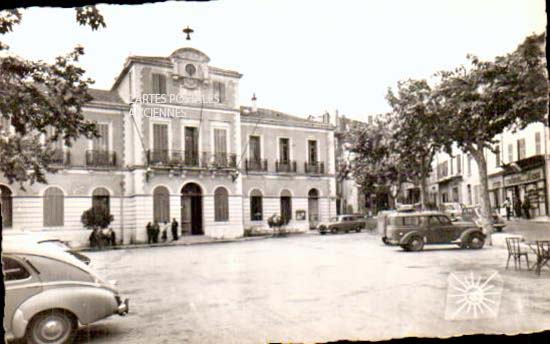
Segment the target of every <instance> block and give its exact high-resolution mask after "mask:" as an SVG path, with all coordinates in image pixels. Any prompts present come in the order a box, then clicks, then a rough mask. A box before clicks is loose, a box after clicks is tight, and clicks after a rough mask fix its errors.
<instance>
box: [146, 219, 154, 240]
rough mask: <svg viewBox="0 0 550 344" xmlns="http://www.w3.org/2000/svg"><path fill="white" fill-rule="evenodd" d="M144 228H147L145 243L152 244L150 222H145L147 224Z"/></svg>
mask: <svg viewBox="0 0 550 344" xmlns="http://www.w3.org/2000/svg"><path fill="white" fill-rule="evenodd" d="M145 228H146V229H147V243H148V244H152V243H153V226H152V225H151V222H149V223H147V226H146V227H145Z"/></svg>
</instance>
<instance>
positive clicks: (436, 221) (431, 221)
mask: <svg viewBox="0 0 550 344" xmlns="http://www.w3.org/2000/svg"><path fill="white" fill-rule="evenodd" d="M429 224H430V225H432V226H438V225H440V224H441V222H440V221H439V219H438V218H437V216H430V219H429Z"/></svg>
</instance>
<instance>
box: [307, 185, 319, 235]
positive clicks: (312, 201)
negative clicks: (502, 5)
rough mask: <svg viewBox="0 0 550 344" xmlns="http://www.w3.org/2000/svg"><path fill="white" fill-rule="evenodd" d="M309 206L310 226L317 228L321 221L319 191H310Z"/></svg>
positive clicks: (308, 195)
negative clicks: (318, 222)
mask: <svg viewBox="0 0 550 344" xmlns="http://www.w3.org/2000/svg"><path fill="white" fill-rule="evenodd" d="M307 205H308V214H309V222H310V225H311V226H316V224H317V221H319V191H318V190H317V189H311V190H309V192H308V194H307Z"/></svg>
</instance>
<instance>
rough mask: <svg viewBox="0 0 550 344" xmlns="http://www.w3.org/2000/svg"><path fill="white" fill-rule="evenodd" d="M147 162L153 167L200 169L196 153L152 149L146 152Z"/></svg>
mask: <svg viewBox="0 0 550 344" xmlns="http://www.w3.org/2000/svg"><path fill="white" fill-rule="evenodd" d="M147 160H148V162H149V164H151V165H153V166H179V167H200V165H199V152H198V151H177V150H168V149H152V150H149V151H147Z"/></svg>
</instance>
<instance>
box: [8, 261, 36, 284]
mask: <svg viewBox="0 0 550 344" xmlns="http://www.w3.org/2000/svg"><path fill="white" fill-rule="evenodd" d="M2 272H3V273H4V280H5V281H18V280H24V279H26V278H29V277H30V275H31V274H30V273H29V272H28V271H27V269H25V268H24V267H23V266H22V265H21V264H20V263H19V262H18V261H17V260H15V259H13V258H10V257H2Z"/></svg>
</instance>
